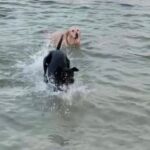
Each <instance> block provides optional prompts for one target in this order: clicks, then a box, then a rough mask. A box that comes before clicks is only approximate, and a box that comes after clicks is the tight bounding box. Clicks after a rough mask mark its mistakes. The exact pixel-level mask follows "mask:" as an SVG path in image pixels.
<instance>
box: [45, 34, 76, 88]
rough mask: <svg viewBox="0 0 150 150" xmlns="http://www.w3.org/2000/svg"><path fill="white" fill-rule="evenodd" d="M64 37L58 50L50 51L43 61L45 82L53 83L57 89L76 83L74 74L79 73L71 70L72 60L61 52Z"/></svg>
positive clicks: (73, 68)
mask: <svg viewBox="0 0 150 150" xmlns="http://www.w3.org/2000/svg"><path fill="white" fill-rule="evenodd" d="M62 40H63V37H61V39H60V41H59V43H58V46H57V50H54V51H50V52H49V54H48V55H47V56H46V57H45V58H44V60H43V68H44V80H45V82H46V83H47V82H48V81H53V82H54V84H55V86H56V87H57V89H60V86H62V85H67V86H68V85H69V84H72V83H74V72H77V71H79V69H78V68H76V67H72V68H70V60H69V59H68V57H67V55H66V54H65V53H64V52H63V51H60V50H59V49H60V47H61V43H62Z"/></svg>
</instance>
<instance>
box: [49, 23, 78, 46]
mask: <svg viewBox="0 0 150 150" xmlns="http://www.w3.org/2000/svg"><path fill="white" fill-rule="evenodd" d="M61 38H62V44H61V48H66V47H80V38H81V33H80V29H79V28H78V27H75V26H73V27H70V28H69V29H68V30H67V31H64V32H54V33H52V34H51V37H50V43H51V44H52V46H54V47H57V45H58V43H59V41H60V40H61Z"/></svg>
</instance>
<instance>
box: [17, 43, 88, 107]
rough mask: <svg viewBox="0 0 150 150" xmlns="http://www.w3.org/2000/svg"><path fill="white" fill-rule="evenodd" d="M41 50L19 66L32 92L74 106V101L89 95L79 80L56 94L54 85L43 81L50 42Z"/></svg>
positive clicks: (19, 63)
mask: <svg viewBox="0 0 150 150" xmlns="http://www.w3.org/2000/svg"><path fill="white" fill-rule="evenodd" d="M40 49H41V50H40V51H39V52H37V53H35V54H33V55H31V56H29V60H27V62H18V64H17V66H18V67H19V68H22V75H21V76H22V77H23V80H26V81H27V82H29V84H31V86H30V91H31V92H35V93H39V92H40V93H44V94H45V95H47V96H57V97H58V98H61V99H62V100H63V101H65V102H66V103H67V104H69V105H72V103H73V100H74V99H76V101H77V100H79V99H83V98H84V97H85V96H86V95H88V93H89V92H90V90H89V89H88V87H87V86H86V85H83V84H82V82H81V81H79V79H78V78H76V82H75V83H74V84H73V85H71V86H69V89H67V90H66V87H63V91H57V92H54V90H53V89H54V85H52V84H48V85H47V84H45V82H44V81H43V80H44V79H43V58H44V57H45V56H46V55H47V53H48V52H49V51H50V47H49V43H48V41H46V42H45V44H44V45H43V46H42V47H41V48H40ZM51 49H52V48H51ZM70 59H72V58H70ZM77 81H78V82H77Z"/></svg>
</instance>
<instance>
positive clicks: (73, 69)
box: [71, 67, 79, 72]
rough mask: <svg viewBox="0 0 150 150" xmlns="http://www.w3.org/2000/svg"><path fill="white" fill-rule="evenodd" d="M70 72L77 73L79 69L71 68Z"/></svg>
mask: <svg viewBox="0 0 150 150" xmlns="http://www.w3.org/2000/svg"><path fill="white" fill-rule="evenodd" d="M71 70H72V71H73V72H77V71H79V69H78V68H76V67H73V68H71Z"/></svg>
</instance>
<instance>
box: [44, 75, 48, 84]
mask: <svg viewBox="0 0 150 150" xmlns="http://www.w3.org/2000/svg"><path fill="white" fill-rule="evenodd" d="M44 82H45V83H48V79H47V76H46V75H44Z"/></svg>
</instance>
